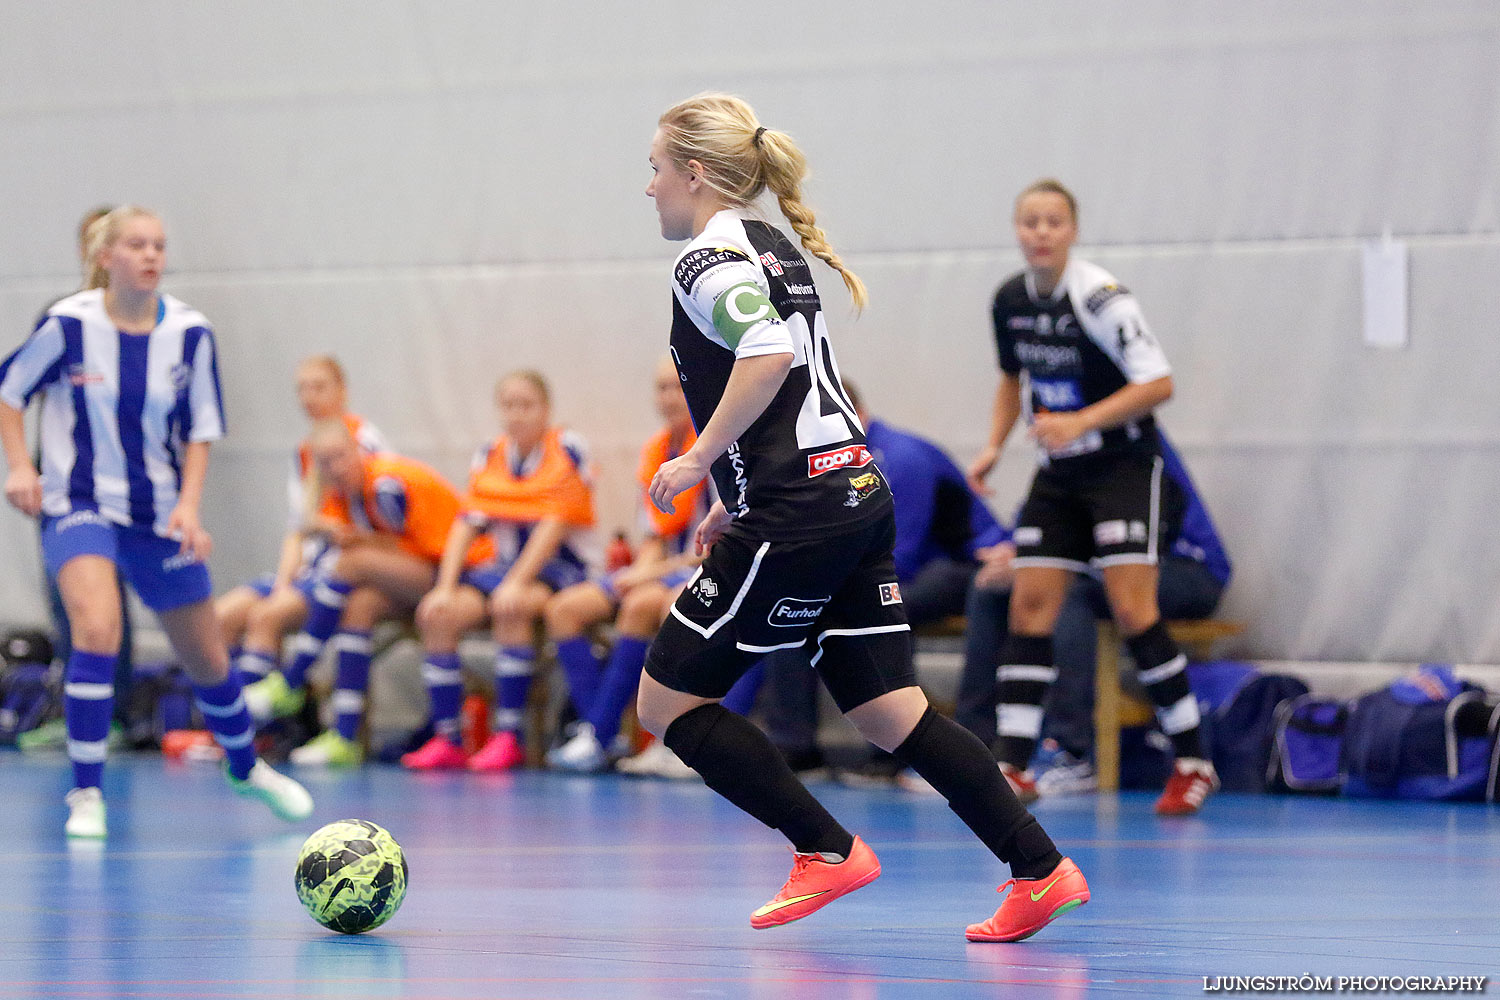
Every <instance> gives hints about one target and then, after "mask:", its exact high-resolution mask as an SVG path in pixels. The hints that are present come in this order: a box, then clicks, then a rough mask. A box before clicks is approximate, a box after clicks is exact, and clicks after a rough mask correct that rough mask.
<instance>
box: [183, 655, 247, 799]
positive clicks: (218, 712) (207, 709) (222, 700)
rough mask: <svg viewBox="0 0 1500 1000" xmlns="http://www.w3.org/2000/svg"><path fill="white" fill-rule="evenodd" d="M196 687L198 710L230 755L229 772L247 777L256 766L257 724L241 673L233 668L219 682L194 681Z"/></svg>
mask: <svg viewBox="0 0 1500 1000" xmlns="http://www.w3.org/2000/svg"><path fill="white" fill-rule="evenodd" d="M193 690H194V691H195V692H197V694H198V711H200V712H202V713H203V722H204V724H205V725H206V726H208V731H209V732H211V733H213V734H214V739H215V740H217V741H218V744H219V746H221V747H223V748H224V756H225V757H227V758H229V773H230V774H232V775H234V776H235V777H236V778H238V779H240V780H241V781H243V780H245V777H246V776H247V775H249V773H250V769H251V768H252V767H254V766H255V725H254V723H252V722H251V721H250V712H249V711H248V710H247V709H246V708H245V699H244V698H243V697H241V695H240V678H239V675H238V674H236V673H235V672H234V671H232V670H231V671H230V672H229V676H228V677H227V678H226V679H225V680H223V681H221V682H219V683H218V684H215V685H213V686H212V687H202V686H200V685H197V684H194V685H193Z"/></svg>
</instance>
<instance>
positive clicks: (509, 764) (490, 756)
mask: <svg viewBox="0 0 1500 1000" xmlns="http://www.w3.org/2000/svg"><path fill="white" fill-rule="evenodd" d="M524 763H526V750H525V748H523V747H522V746H521V741H520V740H519V739H517V738H516V734H515V733H513V732H511V731H510V730H508V729H506V730H501V731H500V732H498V733H496V734H495V735H494V736H491V737H490V738H489V740H488V741H486V742H485V744H484V746H482V747H480V748H479V751H478V752H477V753H475V754H474V756H472V757H470V758H469V770H471V771H489V772H494V771H509V770H510V769H511V768H513V767H519V766H521V765H522V764H524Z"/></svg>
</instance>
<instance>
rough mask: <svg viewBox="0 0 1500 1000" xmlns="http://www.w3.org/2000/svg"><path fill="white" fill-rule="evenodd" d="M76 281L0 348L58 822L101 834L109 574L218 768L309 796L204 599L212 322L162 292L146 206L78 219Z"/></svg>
mask: <svg viewBox="0 0 1500 1000" xmlns="http://www.w3.org/2000/svg"><path fill="white" fill-rule="evenodd" d="M88 246H89V252H88V264H89V281H88V288H87V289H85V290H84V291H82V292H79V293H77V294H76V295H71V296H68V297H67V298H65V299H62V300H61V301H59V302H56V303H54V304H53V305H52V306H51V307H50V308H49V309H48V310H47V313H46V315H45V316H44V317H42V319H41V321H40V322H39V323H38V324H37V327H36V329H35V331H33V333H32V335H31V336H30V337H29V338H28V339H27V340H26V341H25V342H24V343H23V344H21V346H20V347H18V348H17V349H16V350H15V351H13V352H11V354H10V355H9V356H8V357H6V358H5V360H4V361H3V362H0V442H3V445H4V449H5V458H6V461H7V463H8V464H9V469H10V471H9V473H8V475H7V476H6V480H5V497H6V499H7V500H8V501H10V503H11V504H12V505H13V506H15V507H16V508H17V509H19V510H20V511H21V512H22V513H24V514H27V515H28V516H31V517H37V516H40V517H41V518H42V552H43V556H44V558H45V560H46V563H47V571H48V573H49V574H51V575H52V576H53V577H54V578H55V579H56V580H57V584H58V588H59V590H61V592H62V596H63V602H64V604H65V605H66V607H67V610H68V618H69V621H70V623H71V630H72V640H73V652H72V654H71V655H70V656H69V658H68V664H67V675H66V686H65V690H64V694H65V696H66V702H65V715H66V721H67V727H68V755H69V757H70V758H71V759H72V762H73V780H74V786H75V787H74V788H73V790H72V791H70V792H69V793H68V795H67V802H68V806H69V818H68V822H67V824H66V830H67V832H68V834H69V835H70V836H81V837H102V836H104V835H105V829H106V824H105V811H104V802H103V797H102V794H101V792H100V790H99V784H100V776H101V773H102V771H103V766H104V757H105V743H106V738H107V735H108V729H109V717H110V706H111V702H112V700H113V696H114V687H113V684H112V677H113V674H114V665H115V660H116V658H117V657H118V655H119V650H120V618H121V609H120V597H119V591H118V590H117V589H116V586H115V573H116V571H117V569H118V572H119V573H120V575H121V576H123V578H124V579H125V580H126V581H127V582H128V583H129V584H130V585H131V586H132V587H134V588H135V590H136V592H137V593H138V594H140V596H141V599H142V600H143V601H144V602H145V603H146V604H147V606H149V607H150V608H151V609H152V610H153V611H155V612H156V613H157V615H158V617H160V619H161V623H162V628H163V629H164V630H165V632H166V633H167V637H168V638H169V639H170V640H171V642H172V646H173V649H174V650H175V651H176V653H177V656H178V659H179V660H181V662H182V665H183V667H184V669H185V670H186V671H187V674H188V676H189V677H190V678H191V680H192V682H193V686H194V688H195V690H196V692H197V696H198V705H199V707H200V708H201V709H202V711H203V715H204V718H205V720H206V721H207V724H208V727H209V728H210V729H211V730H212V731H213V733H214V736H215V737H216V738H217V740H218V741H219V743H220V745H221V746H223V748H224V751H225V754H226V755H227V757H228V770H229V778H230V783H231V784H232V785H233V786H234V787H235V789H236V790H237V791H239V792H241V793H242V794H247V795H252V796H254V797H256V798H259V799H261V800H262V801H264V802H265V803H266V804H267V805H269V806H270V807H271V809H272V810H273V811H275V812H276V813H277V814H278V815H280V816H282V817H283V818H286V819H303V818H305V817H306V816H308V815H309V814H310V813H311V812H312V799H311V797H310V796H309V795H308V794H307V792H306V790H305V789H303V788H302V786H301V785H298V784H297V783H296V782H294V781H292V780H291V779H289V778H286V777H284V776H282V775H280V774H278V773H276V772H275V771H273V770H272V769H271V768H270V767H269V766H268V765H267V764H265V762H263V761H260V760H258V759H257V758H256V756H255V749H254V747H253V746H252V744H251V740H252V738H253V736H254V731H253V729H252V728H251V724H250V716H249V714H248V713H247V712H246V711H245V706H244V700H243V699H242V698H241V696H240V683H239V680H238V679H237V677H235V676H234V675H232V674H231V673H230V670H229V658H228V654H227V652H226V651H225V648H224V642H223V639H222V638H221V636H220V634H219V629H218V625H217V622H216V620H215V618H214V612H213V605H212V603H211V602H210V600H209V598H210V594H211V584H210V582H209V576H208V567H207V565H206V564H205V563H204V560H205V559H206V558H207V557H208V554H209V552H210V550H211V549H212V547H213V542H212V539H211V538H210V537H209V534H208V532H207V531H205V530H204V528H203V526H202V524H201V523H200V522H199V518H198V507H199V503H200V501H201V499H202V495H203V483H204V478H205V475H206V473H207V471H208V451H209V445H210V443H211V442H213V441H216V440H218V439H219V438H221V437H223V436H224V429H225V427H224V407H223V401H222V392H221V389H220V385H219V374H218V361H217V355H216V351H215V348H214V338H213V331H212V330H211V329H210V327H209V325H208V321H207V320H206V319H205V318H204V317H203V315H202V314H201V313H199V312H198V311H197V310H195V309H193V308H191V307H190V306H188V305H186V304H185V303H183V302H181V301H179V300H177V299H175V298H172V297H171V296H169V295H164V294H162V293H161V292H160V291H159V290H158V285H159V284H160V281H161V274H162V269H163V268H164V266H165V264H166V236H165V235H164V232H163V229H162V224H161V221H160V220H159V219H157V218H156V216H154V215H153V214H151V213H150V212H148V211H146V210H145V209H142V208H139V207H136V206H133V205H123V206H121V207H119V208H117V209H115V210H113V211H111V212H110V213H109V214H108V215H105V216H104V217H102V218H101V219H99V220H98V221H97V222H95V223H94V224H93V225H92V226H91V227H90V229H89V239H88ZM38 393H41V394H42V408H41V434H40V440H41V453H42V472H41V474H40V476H38V474H37V470H36V468H35V467H34V466H33V465H32V464H31V458H30V455H29V454H28V453H27V450H26V435H25V417H24V412H25V408H26V405H27V404H28V403H29V402H30V401H31V399H32V398H33V397H35V396H36V395H37V394H38Z"/></svg>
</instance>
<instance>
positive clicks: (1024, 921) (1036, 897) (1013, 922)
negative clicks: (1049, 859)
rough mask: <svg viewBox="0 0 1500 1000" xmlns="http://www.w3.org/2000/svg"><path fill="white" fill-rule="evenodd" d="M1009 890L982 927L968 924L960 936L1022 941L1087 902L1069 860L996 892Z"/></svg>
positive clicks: (1082, 883)
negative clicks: (1047, 872) (1046, 873)
mask: <svg viewBox="0 0 1500 1000" xmlns="http://www.w3.org/2000/svg"><path fill="white" fill-rule="evenodd" d="M1006 889H1009V890H1010V895H1009V896H1006V897H1005V902H1003V903H1001V904H1000V909H998V910H996V911H995V915H994V916H993V917H990V919H988V920H986V921H985V922H984V923H982V924H970V925H969V927H968V930H967V931H965V933H964V936H965V937H966V938H968V939H969V940H970V941H1023V940H1025V939H1026V938H1029V937H1031V935H1033V934H1035V933H1036V932H1037V931H1039V930H1041V929H1042V928H1043V927H1046V926H1047V925H1048V924H1050V923H1051V922H1052V921H1054V920H1056V919H1057V918H1058V917H1060V916H1062V915H1063V914H1064V913H1067V912H1068V911H1069V910H1073V909H1077V908H1078V907H1080V906H1082V905H1083V904H1084V903H1087V902H1088V901H1089V884H1088V883H1087V882H1085V881H1084V880H1083V872H1081V871H1079V870H1078V866H1077V865H1075V864H1074V863H1073V859H1072V858H1063V859H1062V864H1060V865H1058V866H1057V867H1056V868H1054V869H1052V874H1050V875H1048V876H1046V877H1045V878H1034V879H1033V878H1013V879H1011V880H1010V881H1009V882H1006V883H1005V884H1004V885H1002V886H1001V887H1000V889H999V891H1000V892H1004V891H1005V890H1006Z"/></svg>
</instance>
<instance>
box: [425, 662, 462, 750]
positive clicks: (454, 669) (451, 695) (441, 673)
mask: <svg viewBox="0 0 1500 1000" xmlns="http://www.w3.org/2000/svg"><path fill="white" fill-rule="evenodd" d="M422 680H424V681H426V682H427V694H428V696H429V697H430V698H431V699H432V728H433V730H434V731H436V732H437V734H438V735H439V736H441V737H443V738H444V739H446V740H447V741H448V742H450V743H452V744H453V745H454V746H457V745H458V743H459V739H460V736H459V731H458V713H459V709H460V707H461V706H462V704H463V699H464V675H463V669H462V668H461V667H460V666H459V662H458V654H457V653H428V654H427V659H426V660H424V661H423V662H422Z"/></svg>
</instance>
